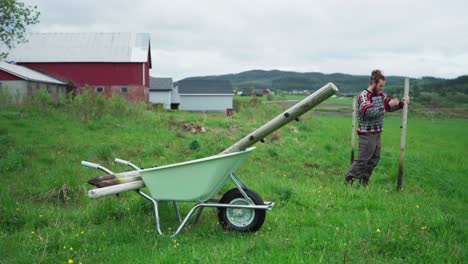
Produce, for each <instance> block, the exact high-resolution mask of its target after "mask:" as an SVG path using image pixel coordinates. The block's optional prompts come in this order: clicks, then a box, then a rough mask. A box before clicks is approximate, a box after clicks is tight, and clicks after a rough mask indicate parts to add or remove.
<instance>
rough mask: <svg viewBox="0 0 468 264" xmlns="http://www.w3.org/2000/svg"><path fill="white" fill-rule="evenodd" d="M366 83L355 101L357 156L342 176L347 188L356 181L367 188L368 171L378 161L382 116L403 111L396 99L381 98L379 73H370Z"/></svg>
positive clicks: (382, 82)
mask: <svg viewBox="0 0 468 264" xmlns="http://www.w3.org/2000/svg"><path fill="white" fill-rule="evenodd" d="M369 83H370V85H369V87H368V88H367V89H366V90H364V91H363V92H361V93H360V94H359V97H358V104H359V114H358V122H359V127H358V130H357V132H358V135H359V156H358V159H357V160H355V161H354V162H353V164H351V167H350V168H349V171H348V173H347V174H346V176H345V183H346V184H348V185H351V184H352V183H353V182H354V180H355V179H358V180H359V182H360V183H361V185H363V186H367V184H368V183H369V179H370V176H371V174H372V171H373V170H374V168H375V166H377V164H378V162H379V160H380V141H381V138H380V134H381V132H382V129H383V117H384V112H385V111H386V112H393V111H396V110H399V109H401V108H403V102H401V101H400V100H399V99H398V98H394V99H391V98H389V97H387V96H386V95H384V94H383V89H384V86H385V76H384V75H383V74H382V72H381V71H380V70H373V71H372V74H371V77H370V80H369Z"/></svg>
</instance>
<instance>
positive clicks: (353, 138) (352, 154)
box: [351, 96, 357, 164]
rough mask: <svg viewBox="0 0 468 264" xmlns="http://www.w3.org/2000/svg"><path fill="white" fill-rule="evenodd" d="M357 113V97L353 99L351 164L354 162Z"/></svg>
mask: <svg viewBox="0 0 468 264" xmlns="http://www.w3.org/2000/svg"><path fill="white" fill-rule="evenodd" d="M356 112H357V100H356V96H354V97H353V117H352V122H353V123H352V124H351V164H353V162H354V146H355V145H356V144H355V140H356V114H357V113H356Z"/></svg>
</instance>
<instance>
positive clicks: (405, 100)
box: [403, 97, 410, 105]
mask: <svg viewBox="0 0 468 264" xmlns="http://www.w3.org/2000/svg"><path fill="white" fill-rule="evenodd" d="M403 102H404V103H406V104H408V105H409V104H410V98H409V97H407V98H403Z"/></svg>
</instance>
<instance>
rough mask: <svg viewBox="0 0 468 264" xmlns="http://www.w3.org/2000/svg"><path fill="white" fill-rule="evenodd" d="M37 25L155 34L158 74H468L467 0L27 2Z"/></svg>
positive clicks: (40, 29) (51, 29)
mask: <svg viewBox="0 0 468 264" xmlns="http://www.w3.org/2000/svg"><path fill="white" fill-rule="evenodd" d="M25 2H27V3H30V4H33V5H37V6H38V8H39V10H40V11H41V16H40V23H39V24H38V25H35V26H33V27H32V28H31V31H35V32H148V33H150V34H151V53H152V62H153V69H152V70H151V75H152V76H157V77H173V78H174V79H175V80H178V79H181V78H185V77H190V76H200V75H214V74H225V73H237V72H242V71H246V70H252V69H264V70H271V69H280V70H292V71H301V72H311V71H320V72H324V73H334V72H342V73H350V74H361V75H368V74H369V73H370V71H371V70H372V69H374V68H380V69H383V71H384V73H385V74H386V75H402V76H411V77H421V76H437V77H445V78H453V77H457V76H459V75H462V74H468V15H467V14H468V4H467V3H468V1H466V0H459V1H458V0H445V1H434V0H411V1H410V0H391V1H379V0H360V1H354V0H347V1H345V0H342V1H335V0H331V1H330V0H328V1H324V0H322V1H315V0H314V1H312V0H309V1H307V0H303V1H296V0H287V1H286V0H285V1H282V0H281V1H280V0H268V1H263V0H245V1H244V0H231V1H228V0H191V1H178V0H170V1H159V0H158V1H156V0H133V1H129V0H112V1H97V0H78V1H64V0H25Z"/></svg>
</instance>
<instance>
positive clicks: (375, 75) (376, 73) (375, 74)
mask: <svg viewBox="0 0 468 264" xmlns="http://www.w3.org/2000/svg"><path fill="white" fill-rule="evenodd" d="M380 80H382V81H385V76H384V75H383V74H382V72H381V71H380V70H378V69H377V70H373V71H372V73H371V77H370V79H369V83H371V84H372V82H375V83H379V81H380Z"/></svg>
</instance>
